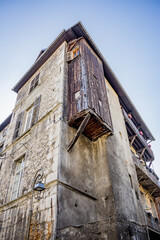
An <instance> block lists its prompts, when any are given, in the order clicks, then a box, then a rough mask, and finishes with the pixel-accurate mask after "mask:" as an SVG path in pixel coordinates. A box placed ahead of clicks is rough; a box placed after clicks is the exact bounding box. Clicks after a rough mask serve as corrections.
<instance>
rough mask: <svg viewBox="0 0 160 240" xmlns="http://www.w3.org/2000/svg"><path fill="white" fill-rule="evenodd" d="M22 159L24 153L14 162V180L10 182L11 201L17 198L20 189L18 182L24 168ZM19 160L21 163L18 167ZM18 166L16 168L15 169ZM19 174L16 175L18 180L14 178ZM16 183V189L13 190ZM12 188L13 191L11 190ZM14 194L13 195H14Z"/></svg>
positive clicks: (23, 158) (19, 182)
mask: <svg viewBox="0 0 160 240" xmlns="http://www.w3.org/2000/svg"><path fill="white" fill-rule="evenodd" d="M24 160H25V155H23V156H21V157H20V158H18V159H17V160H16V161H15V164H16V167H15V172H14V180H13V184H12V190H11V197H10V199H11V201H14V200H15V199H17V198H18V195H19V189H20V184H21V178H22V173H23V170H24ZM20 162H21V165H20V168H18V163H20ZM17 168H18V169H17ZM18 174H19V177H18V180H17V179H16V176H18ZM16 183H18V184H17V186H16V191H15V190H14V187H15V185H16ZM13 190H14V191H13ZM14 194H15V195H14Z"/></svg>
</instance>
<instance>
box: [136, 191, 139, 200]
mask: <svg viewBox="0 0 160 240" xmlns="http://www.w3.org/2000/svg"><path fill="white" fill-rule="evenodd" d="M135 193H136V197H137V199H138V200H139V195H138V192H137V191H135Z"/></svg>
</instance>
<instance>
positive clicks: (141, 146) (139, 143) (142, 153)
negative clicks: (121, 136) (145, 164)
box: [122, 108, 154, 161]
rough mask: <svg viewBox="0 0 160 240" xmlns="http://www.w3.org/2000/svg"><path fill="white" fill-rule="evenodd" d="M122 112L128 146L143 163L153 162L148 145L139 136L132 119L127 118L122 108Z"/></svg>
mask: <svg viewBox="0 0 160 240" xmlns="http://www.w3.org/2000/svg"><path fill="white" fill-rule="evenodd" d="M122 112H123V115H124V119H125V123H126V128H127V132H128V138H129V141H130V144H131V145H132V146H133V148H134V149H135V150H136V152H137V154H138V155H139V157H140V158H142V159H143V160H144V161H153V160H154V155H153V152H152V150H151V148H150V147H149V146H148V143H147V142H146V140H145V139H144V137H143V136H142V135H141V134H140V132H139V130H138V128H137V127H136V126H135V124H134V123H133V121H132V119H130V118H129V117H128V114H127V113H126V111H125V110H124V109H123V108H122Z"/></svg>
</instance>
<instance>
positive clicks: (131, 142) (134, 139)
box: [131, 135, 137, 146]
mask: <svg viewBox="0 0 160 240" xmlns="http://www.w3.org/2000/svg"><path fill="white" fill-rule="evenodd" d="M136 137H137V135H134V137H133V138H132V140H131V146H132V144H133V142H134V140H135V139H136Z"/></svg>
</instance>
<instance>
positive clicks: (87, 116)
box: [67, 113, 91, 152]
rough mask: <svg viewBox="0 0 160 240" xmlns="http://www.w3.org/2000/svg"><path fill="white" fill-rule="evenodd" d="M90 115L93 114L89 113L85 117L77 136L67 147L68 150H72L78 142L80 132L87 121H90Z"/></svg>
mask: <svg viewBox="0 0 160 240" xmlns="http://www.w3.org/2000/svg"><path fill="white" fill-rule="evenodd" d="M90 117H91V114H90V113H88V114H87V115H86V116H85V118H84V119H83V121H82V123H81V124H80V126H79V128H78V130H77V132H76V135H75V137H74V138H73V139H72V141H71V142H70V144H69V145H68V148H67V151H68V152H70V150H71V149H72V147H73V146H74V144H75V143H76V142H77V140H78V138H79V136H80V134H81V133H82V132H83V131H84V129H85V127H86V125H87V123H88V122H89V120H90Z"/></svg>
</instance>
